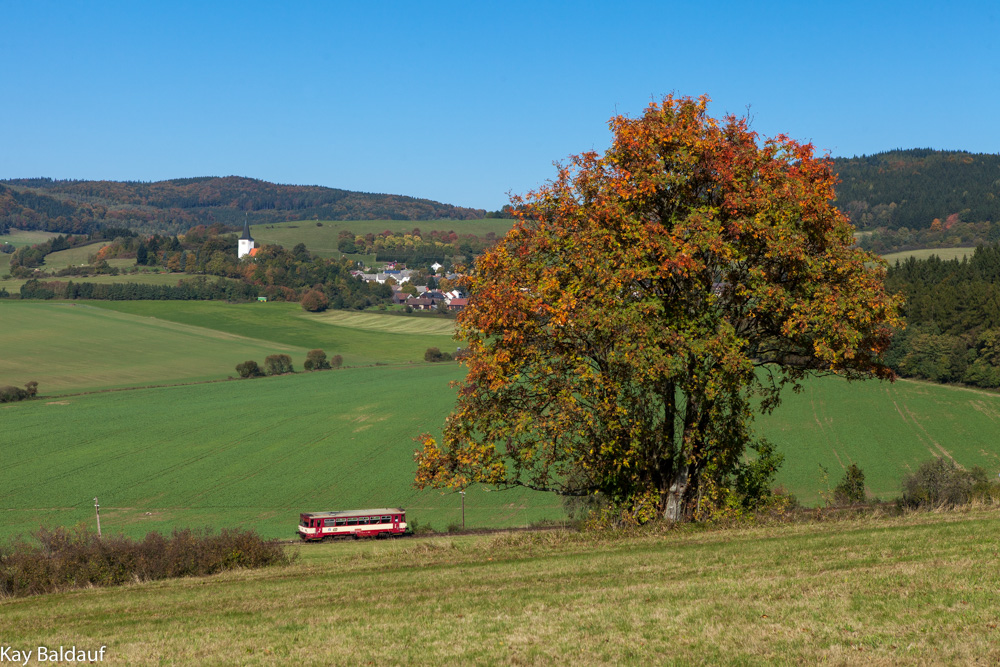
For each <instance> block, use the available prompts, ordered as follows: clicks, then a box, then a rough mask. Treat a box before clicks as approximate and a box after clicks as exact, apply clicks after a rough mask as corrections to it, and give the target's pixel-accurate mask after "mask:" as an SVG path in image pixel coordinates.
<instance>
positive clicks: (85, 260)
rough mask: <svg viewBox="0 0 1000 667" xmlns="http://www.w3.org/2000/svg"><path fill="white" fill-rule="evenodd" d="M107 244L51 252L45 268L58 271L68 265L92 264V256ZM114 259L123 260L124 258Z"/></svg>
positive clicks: (46, 257) (46, 258) (127, 262)
mask: <svg viewBox="0 0 1000 667" xmlns="http://www.w3.org/2000/svg"><path fill="white" fill-rule="evenodd" d="M106 245H108V242H107V241H103V242H101V243H91V244H90V245H84V246H79V247H76V248H69V249H68V250H59V251H58V252H50V253H49V254H48V255H46V256H45V270H46V271H56V270H58V269H65V268H66V267H68V266H81V265H86V264H90V258H91V257H93V256H94V255H96V254H97V252H98V251H99V250H100V249H101V248H103V247H104V246H106ZM112 261H116V262H121V261H122V260H112ZM125 262H126V266H127V265H129V264H135V260H125ZM108 263H109V264H110V263H111V262H110V261H109V262H108Z"/></svg>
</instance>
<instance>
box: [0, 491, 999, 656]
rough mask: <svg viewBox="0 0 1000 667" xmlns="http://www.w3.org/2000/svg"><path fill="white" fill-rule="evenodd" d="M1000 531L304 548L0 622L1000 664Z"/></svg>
mask: <svg viewBox="0 0 1000 667" xmlns="http://www.w3.org/2000/svg"><path fill="white" fill-rule="evenodd" d="M998 519H1000V513H998V512H997V511H996V510H985V509H980V510H972V511H964V512H953V513H940V514H938V513H925V514H919V515H911V516H907V517H903V518H897V519H865V520H855V521H842V522H830V523H819V524H816V523H813V524H798V525H784V526H771V527H760V528H753V529H744V530H719V531H703V530H697V529H691V530H678V531H669V532H663V533H652V534H648V535H645V536H637V537H628V536H619V535H607V536H602V535H586V534H571V533H565V532H560V531H553V532H544V533H534V534H526V533H515V534H507V535H492V536H476V537H457V538H451V537H438V538H433V539H413V538H411V539H404V540H394V541H363V542H360V543H353V542H352V543H336V544H330V545H303V546H297V547H290V548H292V549H294V550H296V551H298V552H299V554H300V558H299V559H298V561H297V562H296V563H294V564H293V565H291V566H288V567H280V568H269V569H264V570H254V571H243V572H229V573H225V574H221V575H217V576H213V577H209V578H200V579H194V578H189V579H180V580H172V581H160V582H153V583H141V584H135V585H130V586H126V587H124V588H120V589H91V590H81V591H74V592H68V593H61V594H53V595H45V596H37V597H33V598H23V599H16V600H6V601H0V616H2V617H3V619H4V643H5V644H6V645H11V646H14V647H21V648H29V647H30V648H32V649H33V648H34V647H37V646H49V647H52V646H59V645H64V646H71V645H76V646H77V647H80V648H87V649H90V650H96V649H98V648H100V647H101V646H105V645H106V646H107V659H108V662H110V663H112V664H114V663H128V664H164V663H168V664H174V663H176V664H182V663H183V664H193V663H204V662H211V663H216V664H245V665H255V664H289V663H294V664H303V665H330V664H343V665H354V664H418V665H424V664H427V665H431V664H434V665H438V664H583V665H590V664H627V665H633V664H634V665H650V664H738V665H773V664H779V665H785V664H788V665H792V664H838V665H862V664H863V665H870V664H875V665H889V664H892V665H899V664H903V665H909V664H913V665H917V664H921V665H922V664H996V663H997V662H998V661H1000V629H998V623H1000V619H998V616H1000V605H998V603H997V600H996V590H997V589H998V587H1000V567H998V566H1000V558H998V554H997V547H996V545H997V542H998V541H1000V520H998Z"/></svg>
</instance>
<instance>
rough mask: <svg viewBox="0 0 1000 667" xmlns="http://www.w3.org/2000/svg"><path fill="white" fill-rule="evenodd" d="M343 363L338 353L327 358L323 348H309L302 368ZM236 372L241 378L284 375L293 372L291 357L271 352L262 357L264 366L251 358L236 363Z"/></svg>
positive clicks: (335, 366) (338, 366)
mask: <svg viewBox="0 0 1000 667" xmlns="http://www.w3.org/2000/svg"><path fill="white" fill-rule="evenodd" d="M343 363H344V358H343V357H342V356H340V355H339V354H335V355H333V357H331V358H330V359H327V357H326V352H324V351H323V350H309V352H308V353H307V354H306V360H305V363H304V364H303V368H305V369H306V370H307V371H322V370H329V369H332V368H340V367H341V366H342V365H343ZM236 372H237V373H238V374H239V376H240V377H241V378H255V377H264V376H265V375H285V374H287V373H294V372H295V368H294V367H293V366H292V358H291V357H290V356H289V355H287V354H271V355H268V356H267V357H266V358H265V359H264V367H263V368H261V367H260V365H259V364H258V363H257V362H256V361H254V360H252V359H248V360H247V361H242V362H240V363H238V364H236Z"/></svg>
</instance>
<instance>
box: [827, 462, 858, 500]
mask: <svg viewBox="0 0 1000 667" xmlns="http://www.w3.org/2000/svg"><path fill="white" fill-rule="evenodd" d="M833 499H834V502H836V504H838V505H856V504H858V503H863V502H865V473H864V471H863V470H861V468H859V467H858V465H857V464H856V463H852V464H851V465H849V466H847V469H846V470H844V477H843V478H842V479H841V480H840V483H839V484H837V486H836V488H834V490H833Z"/></svg>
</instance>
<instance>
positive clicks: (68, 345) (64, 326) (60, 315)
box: [0, 300, 309, 438]
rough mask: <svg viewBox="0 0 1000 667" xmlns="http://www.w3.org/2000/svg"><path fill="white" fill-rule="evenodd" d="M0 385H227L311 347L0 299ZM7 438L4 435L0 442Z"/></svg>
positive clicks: (55, 389)
mask: <svg viewBox="0 0 1000 667" xmlns="http://www.w3.org/2000/svg"><path fill="white" fill-rule="evenodd" d="M0 321H2V322H3V327H2V328H0V349H2V350H4V354H3V355H0V384H3V385H7V384H13V385H17V386H20V385H23V384H24V383H25V382H28V381H29V380H35V381H37V382H38V383H39V385H40V387H39V389H40V391H41V392H42V393H43V394H46V395H49V396H51V395H58V394H64V393H67V392H78V391H93V390H99V389H108V388H118V387H129V386H133V387H134V386H146V385H152V384H158V385H162V384H171V383H177V382H197V381H204V380H218V379H225V378H227V377H229V376H230V375H235V374H236V372H235V367H236V364H238V363H239V362H241V361H244V360H246V359H256V360H258V362H259V363H263V361H264V357H266V356H267V355H269V354H276V353H281V352H283V353H287V354H290V355H292V357H293V358H294V359H295V360H296V363H297V364H299V365H300V366H301V364H302V361H303V360H304V359H305V353H306V352H307V351H308V349H309V348H306V347H304V346H298V345H294V344H291V345H289V344H283V343H280V342H274V341H265V340H255V339H253V338H249V337H246V336H241V335H239V334H231V333H226V332H222V331H216V330H212V329H208V328H204V327H197V326H191V325H187V324H183V323H175V322H171V321H169V320H165V319H157V318H152V317H136V316H133V315H127V314H121V313H118V312H115V311H112V310H107V309H103V308H95V307H93V305H91V303H89V302H74V301H48V302H37V301H6V300H0ZM0 438H2V436H0Z"/></svg>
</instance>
